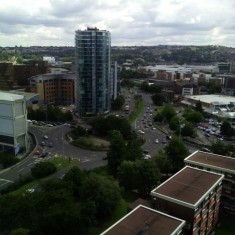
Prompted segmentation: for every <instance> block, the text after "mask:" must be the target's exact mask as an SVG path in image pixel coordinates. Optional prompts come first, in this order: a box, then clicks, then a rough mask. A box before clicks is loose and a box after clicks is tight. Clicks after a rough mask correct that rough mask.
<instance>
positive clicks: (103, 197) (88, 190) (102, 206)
mask: <svg viewBox="0 0 235 235" xmlns="http://www.w3.org/2000/svg"><path fill="white" fill-rule="evenodd" d="M80 193H81V201H82V203H89V204H90V203H91V202H92V201H93V202H94V203H95V204H93V205H92V207H94V206H95V208H93V209H92V210H93V211H95V212H96V218H99V219H102V218H105V217H107V216H108V215H110V214H111V213H112V212H113V210H114V209H115V208H116V205H117V204H118V202H119V200H120V198H121V196H120V189H119V187H118V185H117V183H116V182H115V181H114V180H112V179H111V178H107V177H105V176H100V175H97V174H95V173H89V174H88V175H87V176H86V178H85V179H84V181H83V183H82V186H81V192H80Z"/></svg>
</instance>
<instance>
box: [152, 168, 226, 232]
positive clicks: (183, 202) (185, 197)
mask: <svg viewBox="0 0 235 235" xmlns="http://www.w3.org/2000/svg"><path fill="white" fill-rule="evenodd" d="M223 177H224V176H223V175H222V174H218V173H214V172H208V171H205V170H200V169H196V168H192V167H189V166H186V167H184V168H183V169H182V170H180V171H179V172H177V173H176V174H175V175H173V176H172V177H171V178H169V179H168V180H167V181H165V182H164V183H162V184H161V185H159V186H158V187H157V188H155V189H154V190H152V191H151V195H152V196H153V198H154V200H155V203H156V209H157V210H160V211H162V212H164V213H166V214H170V215H172V216H175V217H177V218H180V219H182V220H185V221H186V226H185V229H184V234H192V235H195V234H197V235H199V234H200V235H203V234H210V232H211V231H212V229H213V227H214V226H215V225H216V224H217V222H218V214H219V205H220V196H221V191H222V180H223Z"/></svg>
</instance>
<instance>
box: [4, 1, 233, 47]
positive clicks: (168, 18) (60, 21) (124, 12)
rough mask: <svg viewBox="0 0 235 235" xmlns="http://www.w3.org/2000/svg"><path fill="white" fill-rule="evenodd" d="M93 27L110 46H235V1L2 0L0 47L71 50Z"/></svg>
mask: <svg viewBox="0 0 235 235" xmlns="http://www.w3.org/2000/svg"><path fill="white" fill-rule="evenodd" d="M87 27H97V28H98V29H100V30H108V31H110V33H111V41H112V46H155V45H222V46H229V47H235V0H0V46H1V47H6V46H15V45H16V46H25V47H27V46H74V45H75V43H74V37H75V31H76V30H78V29H80V30H85V29H86V28H87Z"/></svg>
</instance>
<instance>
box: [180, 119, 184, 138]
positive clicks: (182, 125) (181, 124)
mask: <svg viewBox="0 0 235 235" xmlns="http://www.w3.org/2000/svg"><path fill="white" fill-rule="evenodd" d="M179 124H180V131H179V138H180V136H181V129H182V128H184V127H185V124H184V123H181V122H179Z"/></svg>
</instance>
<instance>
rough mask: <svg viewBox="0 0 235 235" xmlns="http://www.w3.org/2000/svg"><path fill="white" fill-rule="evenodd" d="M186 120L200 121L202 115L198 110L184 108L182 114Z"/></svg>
mask: <svg viewBox="0 0 235 235" xmlns="http://www.w3.org/2000/svg"><path fill="white" fill-rule="evenodd" d="M183 116H184V118H185V119H186V120H187V121H188V122H192V123H200V122H202V120H203V115H202V113H201V112H199V111H194V110H192V109H191V108H186V109H185V111H184V114H183Z"/></svg>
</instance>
